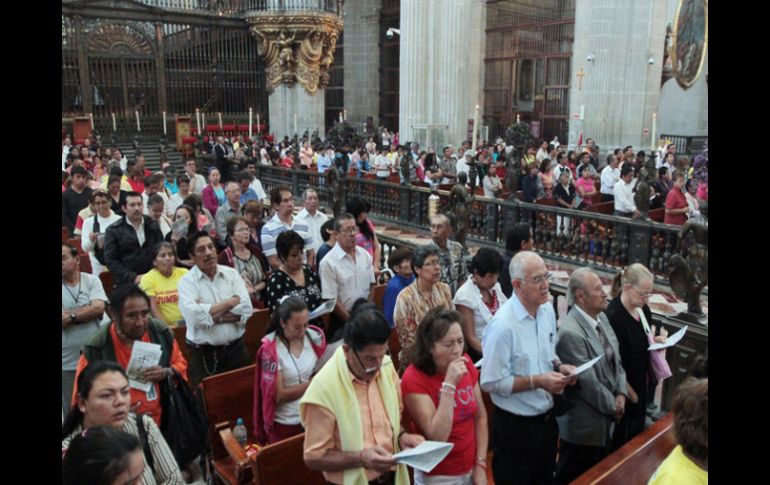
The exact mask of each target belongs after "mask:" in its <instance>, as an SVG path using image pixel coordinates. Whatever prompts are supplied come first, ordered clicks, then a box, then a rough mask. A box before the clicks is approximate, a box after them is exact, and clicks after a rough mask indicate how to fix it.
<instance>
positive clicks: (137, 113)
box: [134, 111, 142, 131]
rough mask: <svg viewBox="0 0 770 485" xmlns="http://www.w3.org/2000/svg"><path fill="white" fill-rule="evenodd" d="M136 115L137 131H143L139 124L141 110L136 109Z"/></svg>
mask: <svg viewBox="0 0 770 485" xmlns="http://www.w3.org/2000/svg"><path fill="white" fill-rule="evenodd" d="M134 114H135V115H136V131H142V127H141V126H140V125H139V111H134Z"/></svg>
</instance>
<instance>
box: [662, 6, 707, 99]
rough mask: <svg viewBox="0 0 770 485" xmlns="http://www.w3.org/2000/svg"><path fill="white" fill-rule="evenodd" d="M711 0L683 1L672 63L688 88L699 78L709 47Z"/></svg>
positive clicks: (676, 26) (676, 22) (676, 75)
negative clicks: (709, 9)
mask: <svg viewBox="0 0 770 485" xmlns="http://www.w3.org/2000/svg"><path fill="white" fill-rule="evenodd" d="M708 7H709V6H708V0H679V5H678V6H677V8H676V16H675V18H674V42H673V44H674V45H673V49H672V50H671V61H672V67H673V71H674V77H675V78H676V81H677V82H678V83H679V85H680V86H682V88H684V89H687V88H689V87H690V86H692V85H693V84H694V83H695V81H696V80H697V79H698V76H699V75H700V73H701V70H702V69H703V60H704V58H705V57H706V56H705V54H706V49H707V48H708V38H709V31H708V25H709V24H708Z"/></svg>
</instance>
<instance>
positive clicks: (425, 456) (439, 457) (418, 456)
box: [393, 441, 454, 473]
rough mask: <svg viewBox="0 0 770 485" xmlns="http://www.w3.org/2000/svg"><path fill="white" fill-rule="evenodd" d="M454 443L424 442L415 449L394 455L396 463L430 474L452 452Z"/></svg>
mask: <svg viewBox="0 0 770 485" xmlns="http://www.w3.org/2000/svg"><path fill="white" fill-rule="evenodd" d="M453 447H454V443H444V442H441V441H423V442H422V443H420V444H419V445H418V446H415V447H414V448H409V449H408V450H404V451H402V452H400V453H396V454H395V455H393V458H395V459H396V462H398V463H403V464H405V465H409V466H411V467H413V468H416V469H418V470H420V471H422V472H425V473H429V472H430V471H431V470H433V469H434V468H436V465H438V464H439V463H441V462H442V461H443V460H444V458H446V456H447V455H448V454H449V452H450V451H452V448H453Z"/></svg>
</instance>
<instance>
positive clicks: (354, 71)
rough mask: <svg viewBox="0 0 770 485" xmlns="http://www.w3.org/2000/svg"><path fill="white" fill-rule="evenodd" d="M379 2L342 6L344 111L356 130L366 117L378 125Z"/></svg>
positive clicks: (358, 0) (371, 0)
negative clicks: (343, 21)
mask: <svg viewBox="0 0 770 485" xmlns="http://www.w3.org/2000/svg"><path fill="white" fill-rule="evenodd" d="M380 3H381V2H380V1H379V0H356V1H354V2H347V4H346V5H345V63H344V64H345V71H344V72H345V76H344V92H345V109H347V111H348V113H347V116H348V120H350V121H351V122H352V123H354V125H355V126H357V127H358V128H359V129H361V128H363V123H364V122H365V121H366V117H367V116H371V117H372V118H373V119H374V128H375V130H376V129H377V125H378V124H379V110H380V103H379V101H380V72H379V69H380V46H379V34H380V16H379V10H380Z"/></svg>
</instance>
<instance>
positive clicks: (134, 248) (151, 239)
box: [104, 192, 163, 286]
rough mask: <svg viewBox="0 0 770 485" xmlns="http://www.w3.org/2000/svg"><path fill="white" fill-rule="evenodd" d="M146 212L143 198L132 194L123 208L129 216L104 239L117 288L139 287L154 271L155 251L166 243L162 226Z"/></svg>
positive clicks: (105, 249) (110, 228)
mask: <svg viewBox="0 0 770 485" xmlns="http://www.w3.org/2000/svg"><path fill="white" fill-rule="evenodd" d="M143 211H144V203H143V202H142V195H141V194H139V193H137V192H129V193H128V194H126V202H125V205H124V206H123V212H125V213H126V216H125V217H124V218H122V219H121V220H119V221H117V222H115V223H114V224H112V225H110V227H108V228H107V232H106V234H105V236H104V259H105V263H106V266H107V267H108V268H109V269H110V272H111V273H112V274H113V275H114V276H113V282H114V284H115V286H119V285H122V284H124V283H136V284H139V281H140V280H141V278H142V275H144V273H146V272H148V271H150V270H151V269H152V263H153V257H152V254H153V250H154V249H155V246H156V245H157V244H158V243H159V242H161V241H162V240H163V234H162V233H161V232H160V226H158V223H157V222H155V221H154V220H152V219H150V218H149V217H148V216H145V215H143Z"/></svg>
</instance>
